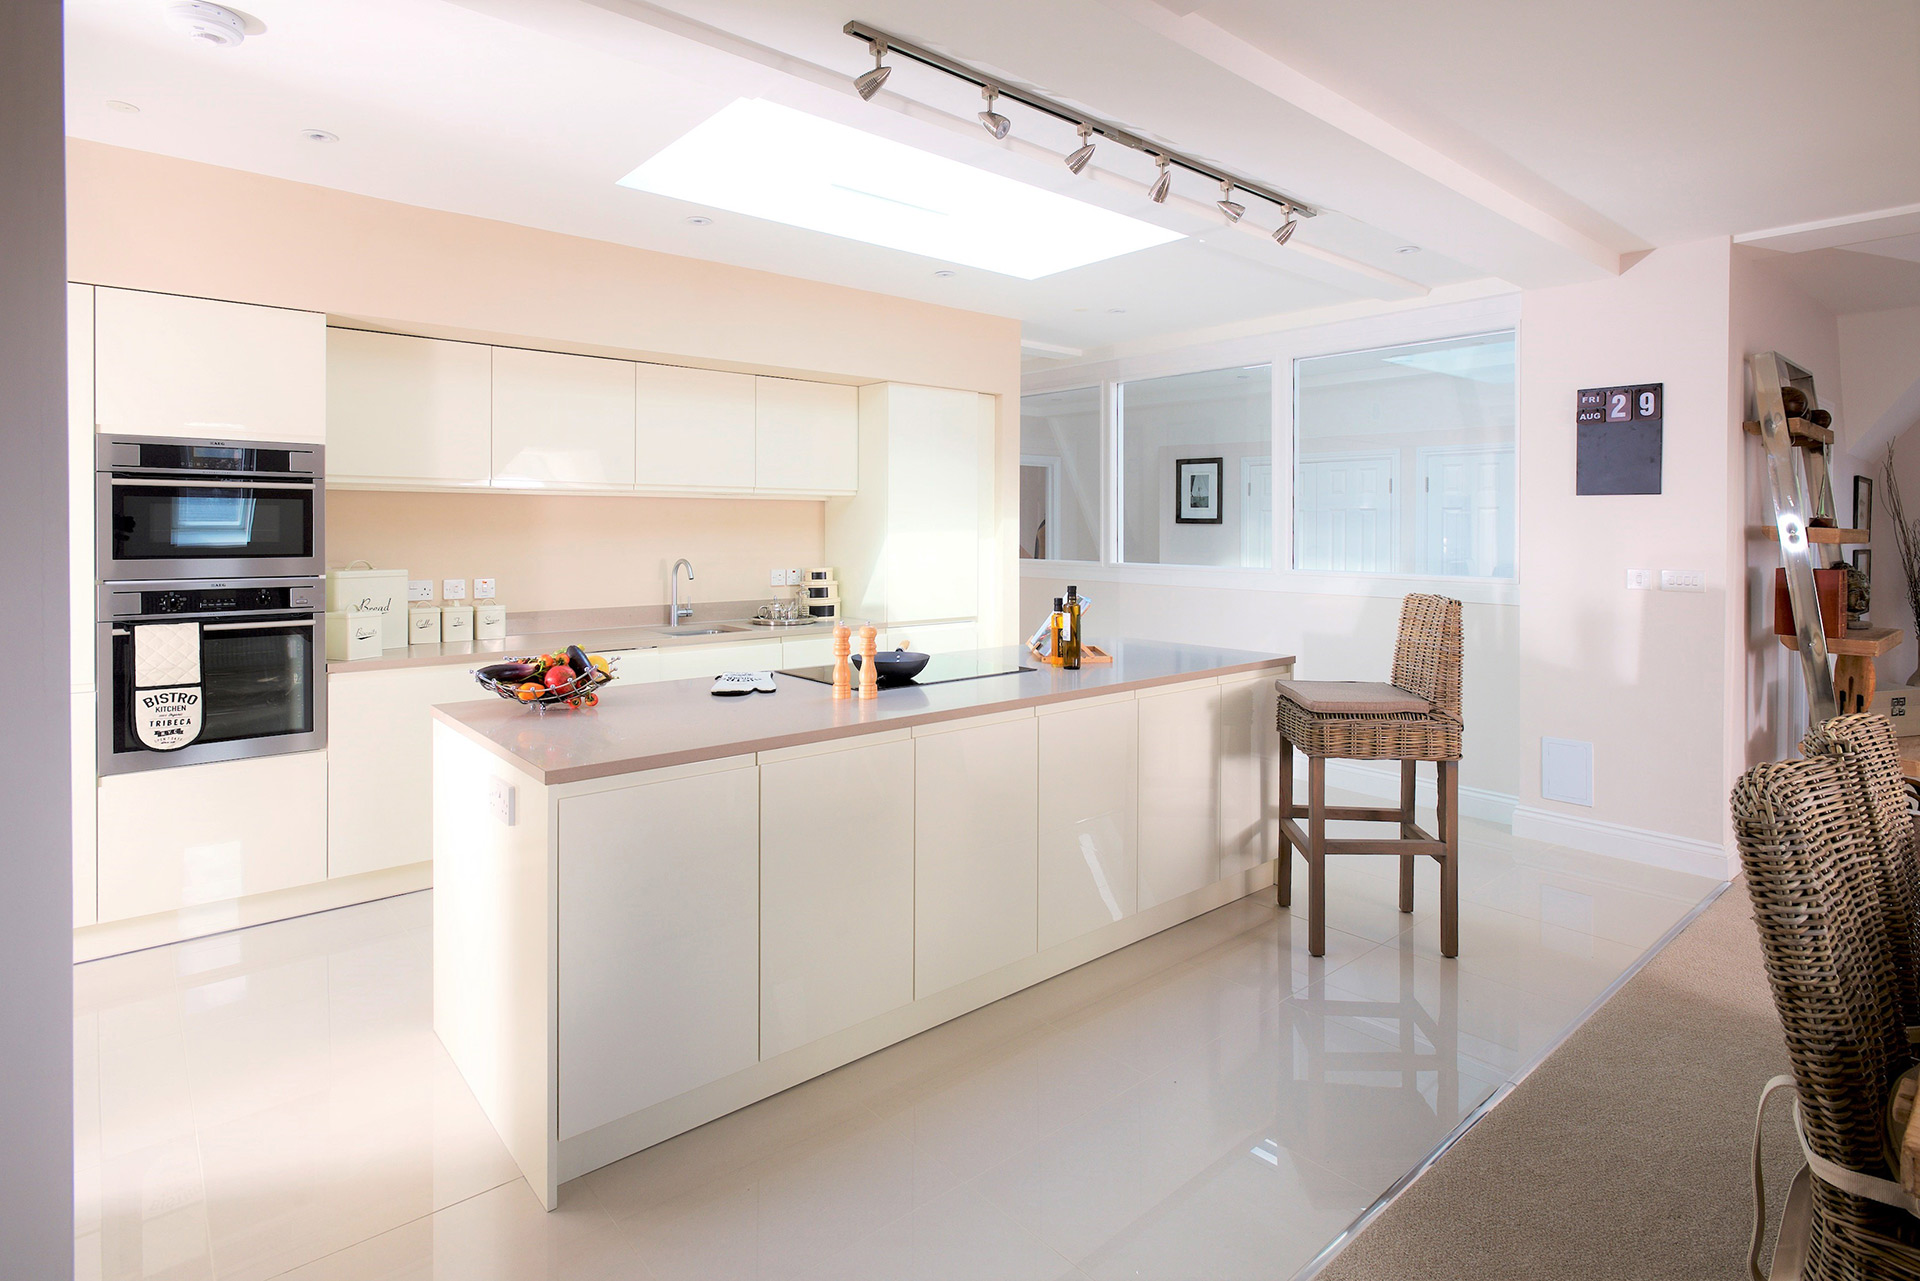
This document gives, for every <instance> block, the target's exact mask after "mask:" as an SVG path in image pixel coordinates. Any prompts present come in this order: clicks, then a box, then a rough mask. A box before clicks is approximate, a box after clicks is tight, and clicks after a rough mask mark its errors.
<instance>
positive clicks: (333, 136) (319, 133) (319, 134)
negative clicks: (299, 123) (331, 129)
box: [300, 129, 340, 142]
mask: <svg viewBox="0 0 1920 1281" xmlns="http://www.w3.org/2000/svg"><path fill="white" fill-rule="evenodd" d="M300 136H301V137H302V138H305V139H306V140H307V141H308V142H338V141H340V135H339V134H337V133H328V132H327V131H326V130H325V129H302V130H301V131H300Z"/></svg>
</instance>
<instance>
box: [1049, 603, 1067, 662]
mask: <svg viewBox="0 0 1920 1281" xmlns="http://www.w3.org/2000/svg"><path fill="white" fill-rule="evenodd" d="M1047 629H1048V636H1047V640H1048V645H1047V652H1048V655H1049V656H1050V657H1051V658H1052V659H1053V660H1054V661H1055V662H1063V661H1064V660H1065V658H1066V646H1067V602H1066V600H1065V599H1064V598H1062V597H1059V596H1055V597H1054V598H1053V617H1051V618H1049V619H1048V620H1047Z"/></svg>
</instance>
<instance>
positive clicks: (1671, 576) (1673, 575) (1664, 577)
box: [1660, 569, 1707, 592]
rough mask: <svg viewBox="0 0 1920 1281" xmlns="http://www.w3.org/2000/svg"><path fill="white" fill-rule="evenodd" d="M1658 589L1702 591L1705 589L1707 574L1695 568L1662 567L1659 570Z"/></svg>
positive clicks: (1664, 590) (1666, 590)
mask: <svg viewBox="0 0 1920 1281" xmlns="http://www.w3.org/2000/svg"><path fill="white" fill-rule="evenodd" d="M1660 590H1661V591H1663V592H1704V591H1706V590H1707V576H1706V575H1705V574H1703V573H1701V572H1700V571H1699V570H1697V569H1663V570H1661V571H1660Z"/></svg>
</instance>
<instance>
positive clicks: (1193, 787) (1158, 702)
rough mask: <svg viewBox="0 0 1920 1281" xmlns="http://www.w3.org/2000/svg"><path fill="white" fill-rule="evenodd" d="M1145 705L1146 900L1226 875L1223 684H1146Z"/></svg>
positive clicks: (1142, 764)
mask: <svg viewBox="0 0 1920 1281" xmlns="http://www.w3.org/2000/svg"><path fill="white" fill-rule="evenodd" d="M1135 701H1136V702H1137V704H1138V707H1139V717H1140V724H1139V743H1140V882H1139V884H1140V906H1141V907H1142V908H1149V907H1153V906H1155V905H1156V904H1160V903H1165V902H1168V901H1169V900H1172V899H1176V898H1179V897H1180V896H1181V895H1183V894H1191V893H1192V892H1193V891H1194V890H1197V889H1200V888H1201V887H1203V886H1207V885H1211V884H1213V883H1214V882H1215V881H1217V880H1219V879H1220V818H1219V814H1220V811H1219V804H1220V797H1219V765H1218V762H1216V761H1215V759H1214V747H1215V744H1216V742H1217V740H1218V737H1219V730H1218V727H1217V725H1216V722H1217V720H1218V718H1219V713H1220V685H1219V683H1218V682H1217V681H1205V682H1201V683H1196V684H1192V685H1175V686H1172V687H1170V688H1167V689H1164V690H1160V689H1155V690H1148V691H1144V692H1142V693H1141V694H1140V696H1139V698H1138V699H1136V700H1135Z"/></svg>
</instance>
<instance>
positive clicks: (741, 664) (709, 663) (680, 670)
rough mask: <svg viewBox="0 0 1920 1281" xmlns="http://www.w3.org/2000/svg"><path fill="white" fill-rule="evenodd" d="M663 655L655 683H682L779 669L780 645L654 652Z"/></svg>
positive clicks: (764, 642) (767, 642) (761, 643)
mask: <svg viewBox="0 0 1920 1281" xmlns="http://www.w3.org/2000/svg"><path fill="white" fill-rule="evenodd" d="M654 652H655V653H657V654H659V655H660V662H659V667H658V674H657V675H656V676H655V677H654V679H656V680H663V681H683V680H690V679H692V678H693V677H696V676H718V675H720V674H721V673H723V672H763V671H772V670H773V669H774V668H776V667H778V666H780V642H779V641H777V640H759V641H746V642H742V643H740V644H737V645H736V644H734V643H732V642H724V643H722V644H718V645H682V646H678V647H673V646H668V647H665V648H662V649H659V650H656V651H654Z"/></svg>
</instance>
